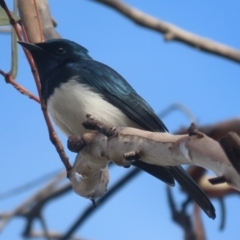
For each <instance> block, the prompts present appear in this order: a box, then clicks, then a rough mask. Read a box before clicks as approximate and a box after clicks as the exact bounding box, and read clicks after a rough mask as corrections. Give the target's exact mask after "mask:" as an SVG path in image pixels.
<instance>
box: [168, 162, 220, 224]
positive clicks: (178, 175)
mask: <svg viewBox="0 0 240 240" xmlns="http://www.w3.org/2000/svg"><path fill="white" fill-rule="evenodd" d="M168 170H169V172H170V173H171V174H172V176H173V177H174V179H175V180H176V181H177V182H178V183H179V184H180V185H181V186H182V187H183V188H184V190H185V191H186V192H187V193H188V194H189V196H190V197H191V198H192V199H193V200H194V201H195V202H196V203H197V204H198V205H199V206H200V207H201V208H202V210H203V211H204V212H205V213H206V214H207V215H208V216H209V217H210V218H212V219H214V218H215V217H216V213H215V208H214V206H213V205H212V203H211V201H210V200H209V199H208V197H207V196H206V195H205V193H204V192H203V191H202V190H201V189H200V187H199V186H198V185H197V183H196V182H195V181H194V180H193V179H192V178H191V177H190V176H189V175H188V174H187V172H186V171H185V170H184V169H183V167H181V166H178V167H169V168H168Z"/></svg>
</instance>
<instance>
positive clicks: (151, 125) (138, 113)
mask: <svg viewBox="0 0 240 240" xmlns="http://www.w3.org/2000/svg"><path fill="white" fill-rule="evenodd" d="M79 68H80V69H79V70H80V71H81V82H86V83H87V84H88V85H90V86H92V87H94V88H96V89H97V90H98V91H99V92H101V93H102V95H103V96H104V98H105V99H106V100H107V101H109V102H110V103H111V104H113V105H115V106H116V107H117V108H119V109H120V110H121V111H122V112H124V113H125V114H126V115H127V116H128V117H129V118H130V119H132V120H133V121H134V122H136V123H137V124H138V125H140V126H142V127H143V128H144V129H146V130H149V131H161V132H165V131H168V130H167V128H166V126H165V125H164V124H163V122H162V121H161V120H160V119H159V118H158V116H157V115H156V114H155V113H154V111H153V109H152V108H151V107H150V106H149V104H148V103H147V102H146V101H145V100H143V99H142V98H141V97H140V96H139V95H138V94H137V93H136V92H135V90H134V89H133V88H132V87H131V86H130V85H129V83H128V82H127V81H126V80H125V79H124V78H123V77H122V76H121V75H119V74H118V73H117V72H116V71H114V70H113V69H111V68H110V67H108V66H106V65H104V64H102V63H100V62H96V61H84V62H82V63H81V64H80V65H79Z"/></svg>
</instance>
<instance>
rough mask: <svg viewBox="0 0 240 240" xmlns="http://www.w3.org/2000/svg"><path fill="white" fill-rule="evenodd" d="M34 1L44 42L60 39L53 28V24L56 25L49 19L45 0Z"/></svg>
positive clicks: (49, 15)
mask: <svg viewBox="0 0 240 240" xmlns="http://www.w3.org/2000/svg"><path fill="white" fill-rule="evenodd" d="M36 1H37V6H38V11H39V15H40V21H41V25H42V31H43V35H44V38H45V40H48V39H53V38H61V36H60V34H59V33H58V32H57V31H56V30H55V28H54V24H56V22H54V21H53V19H52V17H51V13H50V8H49V5H48V1H47V0H36Z"/></svg>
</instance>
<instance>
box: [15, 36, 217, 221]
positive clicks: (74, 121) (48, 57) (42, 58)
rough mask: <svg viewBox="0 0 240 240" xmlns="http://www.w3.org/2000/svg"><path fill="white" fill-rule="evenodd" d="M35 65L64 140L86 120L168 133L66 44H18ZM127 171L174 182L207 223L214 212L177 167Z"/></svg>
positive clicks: (121, 82)
mask: <svg viewBox="0 0 240 240" xmlns="http://www.w3.org/2000/svg"><path fill="white" fill-rule="evenodd" d="M19 44H20V45H21V46H22V47H24V48H25V49H27V50H28V51H29V52H30V53H31V55H32V57H33V59H34V62H35V65H36V68H37V71H38V74H39V77H40V83H41V95H42V98H43V100H44V102H45V104H46V106H47V110H48V112H49V114H50V116H51V117H52V119H53V121H54V122H55V123H56V125H57V126H58V127H59V128H60V129H61V130H62V131H63V133H64V134H65V135H66V136H71V135H80V134H83V133H84V132H85V131H86V130H85V129H84V127H83V126H82V125H81V123H82V122H84V121H85V119H86V114H91V115H93V116H94V117H95V118H96V119H98V120H99V121H101V122H103V123H104V124H105V125H108V126H121V127H135V128H139V129H144V130H147V131H154V132H167V131H168V129H167V127H166V126H165V125H164V123H163V122H162V121H161V120H160V118H159V117H158V116H157V114H156V113H155V112H154V110H153V109H152V108H151V107H150V105H149V104H148V103H147V102H146V101H145V100H144V99H143V98H142V97H140V96H139V95H138V93H137V92H136V91H135V90H134V89H133V88H132V86H131V85H130V84H129V83H128V82H127V81H126V80H125V79H124V78H123V77H122V76H121V75H120V74H119V73H117V72H116V71H115V70H113V69H112V68H111V67H109V66H107V65H105V64H103V63H101V62H98V61H95V60H94V59H93V58H92V57H90V55H89V54H88V50H87V49H86V48H84V47H83V46H81V45H79V44H78V43H75V42H73V41H70V40H68V39H51V40H47V41H45V42H40V43H27V42H20V41H19ZM132 165H134V166H136V167H138V168H140V169H142V170H143V171H145V172H147V173H149V174H151V175H153V176H154V177H156V178H158V179H160V180H162V181H163V182H165V183H167V184H168V185H172V186H174V184H175V180H176V181H177V182H178V183H179V184H180V185H181V186H182V187H183V188H184V190H185V191H186V192H187V193H188V194H189V196H190V197H191V198H192V199H194V200H195V201H196V202H197V204H198V205H199V206H200V207H201V208H202V209H203V211H204V212H205V213H206V214H207V215H208V216H209V217H210V218H212V219H214V218H215V217H216V214H215V208H214V206H213V205H212V203H211V201H210V200H209V198H208V197H207V196H206V195H205V193H204V192H203V191H202V190H201V189H200V187H199V186H198V185H197V183H196V182H195V181H194V180H193V179H192V178H191V177H190V176H189V175H188V174H187V172H186V171H185V170H184V168H183V167H182V166H174V167H163V166H156V165H150V164H147V163H144V162H142V161H134V162H133V163H132Z"/></svg>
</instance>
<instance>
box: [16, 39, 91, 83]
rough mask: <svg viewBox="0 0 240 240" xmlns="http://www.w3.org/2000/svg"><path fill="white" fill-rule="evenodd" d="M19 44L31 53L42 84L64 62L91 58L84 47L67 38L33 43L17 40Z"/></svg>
mask: <svg viewBox="0 0 240 240" xmlns="http://www.w3.org/2000/svg"><path fill="white" fill-rule="evenodd" d="M19 44H21V45H22V46H23V47H24V48H26V49H27V50H28V51H29V52H30V53H31V54H32V57H33V59H34V61H35V64H36V66H37V69H38V73H39V76H40V80H41V84H42V86H43V85H45V81H47V79H48V77H49V76H50V75H51V73H52V72H54V70H55V69H56V68H60V67H62V66H64V64H65V63H68V62H74V61H79V60H92V58H91V57H90V56H89V55H88V50H87V49H86V48H84V47H82V46H81V45H79V44H77V43H75V42H72V41H69V40H67V39H52V40H49V41H46V42H41V43H35V44H32V43H25V42H19Z"/></svg>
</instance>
